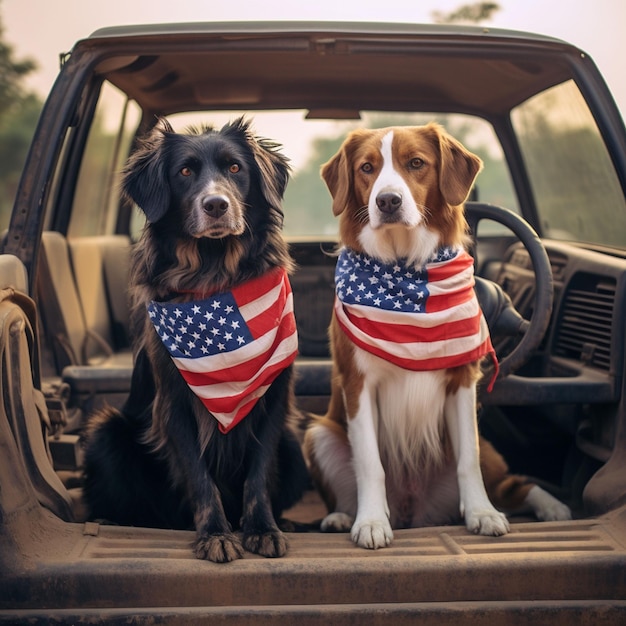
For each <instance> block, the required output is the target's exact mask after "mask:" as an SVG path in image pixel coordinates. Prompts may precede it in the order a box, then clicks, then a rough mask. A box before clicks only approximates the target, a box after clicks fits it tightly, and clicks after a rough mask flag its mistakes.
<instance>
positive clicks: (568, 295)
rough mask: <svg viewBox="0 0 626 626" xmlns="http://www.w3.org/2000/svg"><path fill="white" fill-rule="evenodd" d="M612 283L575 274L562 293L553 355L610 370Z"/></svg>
mask: <svg viewBox="0 0 626 626" xmlns="http://www.w3.org/2000/svg"><path fill="white" fill-rule="evenodd" d="M614 303H615V281H614V280H610V279H607V278H605V277H601V276H594V275H591V274H577V275H576V276H574V278H573V279H572V282H571V283H570V285H569V286H568V288H567V291H566V292H565V296H564V298H563V304H562V307H561V314H560V316H559V321H558V323H557V329H556V334H555V344H554V354H555V355H558V356H563V357H566V358H569V359H575V360H577V361H580V362H581V363H583V364H585V365H592V366H594V367H597V368H599V369H602V370H605V371H609V369H610V366H611V322H612V317H613V305H614Z"/></svg>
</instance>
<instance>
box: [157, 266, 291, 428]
mask: <svg viewBox="0 0 626 626" xmlns="http://www.w3.org/2000/svg"><path fill="white" fill-rule="evenodd" d="M148 315H149V317H150V321H151V322H152V324H153V325H154V328H155V329H156V332H157V334H158V335H159V337H160V339H161V341H162V342H163V345H164V346H165V347H166V348H167V350H168V352H169V353H170V356H171V357H172V360H173V361H174V363H175V364H176V367H177V368H178V369H179V371H180V373H181V374H182V376H183V378H184V379H185V381H186V382H187V384H188V385H189V387H190V389H191V390H192V391H193V392H194V393H195V394H196V395H197V396H198V397H199V398H200V400H202V402H203V404H204V406H205V407H206V408H207V409H208V410H209V411H210V412H211V413H212V414H213V416H214V417H215V418H216V419H217V420H218V422H219V428H220V430H221V432H222V433H227V432H229V431H230V430H232V429H233V428H234V427H235V426H236V425H237V424H238V423H239V422H241V420H242V419H243V418H244V417H245V416H246V415H248V413H249V412H250V411H251V410H252V408H253V407H254V405H255V404H256V402H257V401H258V400H259V398H261V397H262V396H263V394H264V393H265V392H266V390H267V389H268V388H269V386H270V385H271V384H272V382H273V381H274V380H275V379H276V377H277V376H278V375H279V374H280V373H281V372H282V371H283V370H284V369H285V368H287V367H288V366H289V365H290V364H291V363H293V361H294V359H295V358H296V355H297V351H298V336H297V332H296V322H295V318H294V315H293V296H292V293H291V286H290V284H289V279H288V277H287V273H286V272H285V270H283V269H279V270H275V271H272V272H269V273H268V274H265V275H264V276H261V277H259V278H255V279H253V280H250V281H248V282H246V283H243V284H241V285H238V286H237V287H235V288H233V289H232V291H227V292H224V293H218V294H215V295H211V296H209V297H206V298H204V299H202V300H196V301H192V302H184V303H170V302H154V301H153V302H151V303H150V304H149V305H148Z"/></svg>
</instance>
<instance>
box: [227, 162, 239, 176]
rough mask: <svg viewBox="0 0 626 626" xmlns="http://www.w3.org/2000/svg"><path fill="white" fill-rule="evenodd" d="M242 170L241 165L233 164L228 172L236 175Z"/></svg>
mask: <svg viewBox="0 0 626 626" xmlns="http://www.w3.org/2000/svg"><path fill="white" fill-rule="evenodd" d="M240 169H241V166H240V165H239V163H231V164H230V165H229V166H228V171H229V172H230V173H231V174H236V173H237V172H238V171H239V170H240Z"/></svg>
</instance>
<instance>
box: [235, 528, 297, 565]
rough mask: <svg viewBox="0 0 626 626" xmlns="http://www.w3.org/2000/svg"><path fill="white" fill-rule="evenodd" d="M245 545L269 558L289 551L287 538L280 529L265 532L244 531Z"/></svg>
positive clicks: (249, 549)
mask: <svg viewBox="0 0 626 626" xmlns="http://www.w3.org/2000/svg"><path fill="white" fill-rule="evenodd" d="M243 546H244V548H245V549H246V550H248V551H249V552H254V553H255V554H260V555H261V556H267V557H269V558H275V557H279V556H285V554H286V553H287V539H286V538H285V535H283V533H282V532H280V530H278V529H276V530H273V531H269V532H265V533H244V537H243Z"/></svg>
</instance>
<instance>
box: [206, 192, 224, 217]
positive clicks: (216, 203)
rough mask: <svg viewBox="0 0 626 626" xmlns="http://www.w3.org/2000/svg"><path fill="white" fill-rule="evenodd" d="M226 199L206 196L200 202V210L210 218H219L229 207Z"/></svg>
mask: <svg viewBox="0 0 626 626" xmlns="http://www.w3.org/2000/svg"><path fill="white" fill-rule="evenodd" d="M229 204H230V203H229V202H228V198H226V197H225V196H218V195H214V196H207V197H206V198H204V200H203V201H202V208H203V209H204V211H205V212H206V213H207V215H210V216H211V217H220V216H221V215H224V213H226V211H228V207H229Z"/></svg>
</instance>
